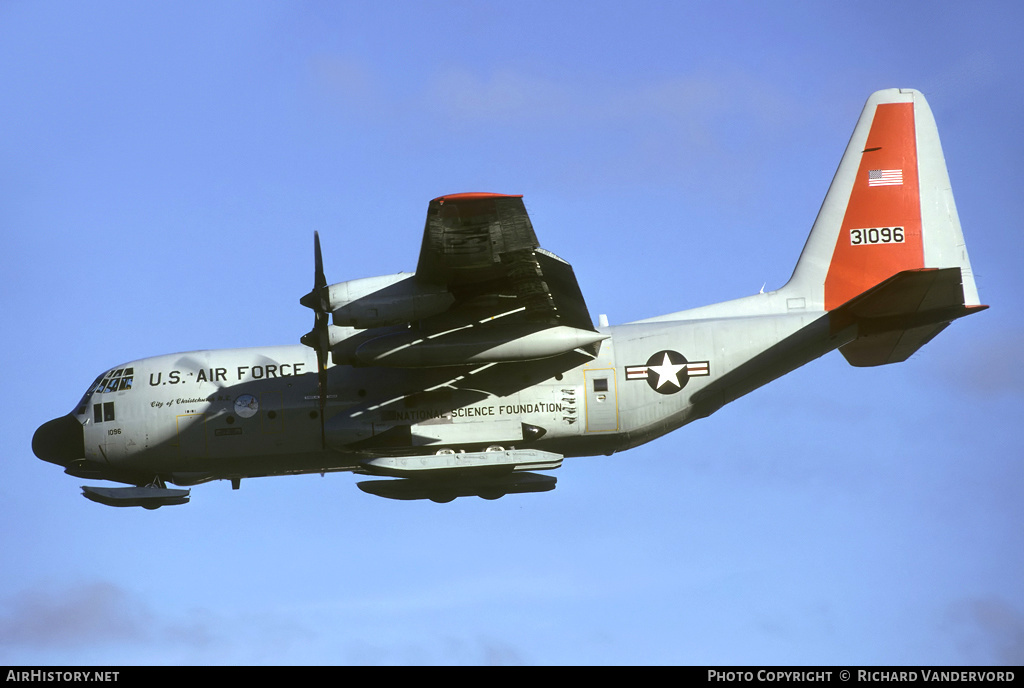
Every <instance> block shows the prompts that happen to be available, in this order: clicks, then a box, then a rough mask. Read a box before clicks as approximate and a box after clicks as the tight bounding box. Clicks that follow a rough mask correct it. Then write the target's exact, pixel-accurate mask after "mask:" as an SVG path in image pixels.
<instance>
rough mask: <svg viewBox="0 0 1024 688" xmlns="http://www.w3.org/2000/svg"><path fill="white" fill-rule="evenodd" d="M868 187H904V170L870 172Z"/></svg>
mask: <svg viewBox="0 0 1024 688" xmlns="http://www.w3.org/2000/svg"><path fill="white" fill-rule="evenodd" d="M868 186H903V170H868Z"/></svg>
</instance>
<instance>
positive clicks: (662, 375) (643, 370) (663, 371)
mask: <svg viewBox="0 0 1024 688" xmlns="http://www.w3.org/2000/svg"><path fill="white" fill-rule="evenodd" d="M710 374H711V364H710V362H709V361H687V360H686V357H685V356H683V355H682V354H681V353H679V352H678V351H672V350H671V349H665V350H664V351H659V352H657V353H656V354H653V355H652V356H651V357H650V358H648V359H647V365H639V366H626V379H627V380H647V384H648V385H650V386H651V389H653V390H654V391H655V392H658V393H659V394H675V393H676V392H678V391H679V390H681V389H682V388H683V387H685V386H686V383H687V382H689V381H690V378H691V377H703V376H707V375H710Z"/></svg>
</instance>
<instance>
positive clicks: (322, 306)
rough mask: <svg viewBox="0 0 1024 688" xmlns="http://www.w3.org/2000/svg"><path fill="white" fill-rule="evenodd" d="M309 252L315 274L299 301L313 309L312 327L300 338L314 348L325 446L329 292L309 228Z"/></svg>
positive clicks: (317, 238) (315, 236)
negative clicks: (311, 288)
mask: <svg viewBox="0 0 1024 688" xmlns="http://www.w3.org/2000/svg"><path fill="white" fill-rule="evenodd" d="M313 253H314V258H315V264H316V267H315V270H316V272H315V274H314V276H313V291H311V292H309V293H308V294H306V295H305V296H303V297H302V298H301V299H299V303H300V304H302V305H303V306H305V307H306V308H311V309H313V313H314V314H315V315H314V319H313V329H312V330H310V331H309V332H307V333H306V334H304V335H302V337H301V338H300V339H299V341H300V342H302V343H303V344H305V345H306V346H308V347H310V348H312V349H313V350H314V351H316V374H317V394H318V396H319V398H320V444H321V446H322V448H324V449H326V448H327V434H326V428H325V421H324V407H325V406H326V405H327V354H328V353H330V349H331V336H330V329H329V324H328V321H329V320H330V315H329V310H330V306H331V304H330V292H329V291H328V289H327V278H326V277H324V261H323V256H322V255H321V253H320V234H319V233H318V232H315V231H314V232H313Z"/></svg>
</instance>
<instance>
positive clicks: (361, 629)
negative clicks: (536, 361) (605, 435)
mask: <svg viewBox="0 0 1024 688" xmlns="http://www.w3.org/2000/svg"><path fill="white" fill-rule="evenodd" d="M1022 19H1024V17H1022V10H1021V9H1020V7H1019V6H1018V5H1017V4H1016V3H1010V2H1006V3H978V4H975V5H971V6H970V8H968V7H967V6H965V5H963V4H962V3H930V2H929V3H924V2H920V3H918V2H896V3H882V4H879V3H869V2H850V3H784V2H779V3H740V2H735V3H728V2H727V3H693V4H690V3H683V2H664V3H662V2H640V3H634V4H631V5H630V6H629V7H627V6H625V5H624V4H622V3H611V2H587V3H582V2H580V3H576V2H563V3H547V2H545V3H541V2H523V1H522V0H517V1H516V2H508V3H504V2H470V1H465V2H433V3H431V2H422V3H420V2H379V3H372V4H371V3H333V2H304V3H273V2H244V3H243V2H238V3H230V2H220V3H205V2H204V3H198V2H197V3H189V2H175V3H142V4H138V3H119V2H96V3H88V4H84V3H71V2H39V3H29V2H19V1H9V2H3V3H0V92H2V93H3V94H4V96H3V98H2V99H0V188H2V189H3V191H2V192H0V232H2V236H3V239H4V250H3V251H2V252H0V303H2V306H3V312H4V314H5V316H6V318H5V319H6V322H7V328H6V330H5V332H6V336H5V337H4V338H3V344H2V345H0V346H2V353H3V361H4V364H3V370H4V377H5V382H6V385H5V387H6V390H7V392H8V393H7V395H5V400H4V410H5V416H6V418H5V422H4V423H2V424H0V437H2V440H3V441H2V445H3V446H4V447H5V448H6V452H5V459H4V460H3V461H2V462H0V466H2V473H0V519H2V520H3V522H4V523H5V524H6V525H5V527H4V528H3V535H2V536H0V541H2V543H3V548H2V549H3V552H4V554H3V557H0V581H2V584H0V662H2V663H8V664H10V663H13V664H152V663H156V664H206V663H210V664H222V663H223V664H249V663H257V664H259V663H269V664H290V663H330V664H349V663H352V664H409V663H412V664H424V663H426V664H433V663H445V664H450V663H459V664H462V663H466V664H562V663H612V664H623V663H629V664H632V663H670V664H680V663H682V664H686V663H696V664H760V663H781V664H804V663H810V664H819V663H823V664H908V663H909V664H933V663H941V664H959V663H970V664H989V663H995V664H1000V663H1011V664H1020V663H1022V662H1024V586H1022V585H1021V582H1020V581H1021V580H1024V529H1022V528H1021V524H1022V522H1024V506H1022V504H1024V500H1022V499H1021V497H1022V488H1024V466H1022V452H1021V450H1020V448H1019V445H1020V439H1019V433H1018V432H1017V429H1018V428H1019V417H1020V409H1021V408H1022V401H1024V399H1022V396H1024V394H1022V390H1024V375H1022V373H1021V370H1020V366H1019V365H1017V362H1016V360H1015V359H1016V348H1017V344H1018V343H1019V342H1020V341H1021V339H1022V335H1024V327H1022V323H1021V318H1020V315H1019V313H1020V307H1019V304H1020V303H1021V300H1022V296H1024V295H1022V291H1024V290H1022V280H1021V278H1020V271H1019V266H1018V263H1019V262H1020V257H1021V240H1020V238H1019V231H1018V228H1019V226H1020V218H1021V217H1022V216H1024V207H1022V205H1024V199H1022V197H1021V194H1020V193H1019V185H1020V180H1021V178H1022V172H1024V170H1022V164H1021V160H1024V150H1022V149H1024V139H1022V138H1021V136H1020V133H1019V130H1020V122H1021V121H1022V120H1024V88H1022V77H1024V73H1022V71H1021V69H1020V64H1021V62H1022V59H1024V49H1022V48H1021V47H1020V42H1019V29H1020V27H1021V26H1022ZM893 86H905V87H912V88H917V89H920V90H922V91H923V92H924V93H925V94H926V96H927V97H928V99H929V102H930V104H931V107H932V109H933V111H934V113H935V117H936V120H937V122H938V125H939V132H940V135H941V137H942V141H943V146H944V150H945V153H946V159H947V163H948V165H949V169H950V176H951V179H952V182H953V188H954V193H955V195H956V199H957V203H958V208H959V212H960V217H961V221H962V223H963V227H964V233H965V236H966V237H967V243H968V247H969V249H970V252H971V259H972V262H973V265H974V270H975V273H976V275H977V281H978V286H979V290H980V292H981V297H982V301H983V302H984V303H988V304H991V306H992V308H991V309H990V310H988V311H986V312H985V313H983V314H981V315H976V316H973V317H971V318H969V319H967V320H964V321H960V322H957V323H954V324H953V325H952V326H951V327H950V328H949V329H948V330H947V331H946V332H945V333H943V334H942V335H941V336H940V337H938V338H937V339H936V340H935V341H933V342H931V343H930V344H928V346H926V347H925V348H924V349H922V350H921V351H920V352H919V353H918V354H916V355H915V356H914V357H913V358H912V359H911V360H910V361H908V362H906V363H904V364H901V365H898V366H885V367H882V368H877V369H866V370H865V369H854V368H852V367H850V366H848V365H847V364H846V362H845V360H844V359H843V358H842V357H841V356H839V355H838V354H832V355H830V356H827V357H825V358H823V359H820V360H818V361H816V362H814V363H812V364H810V365H808V366H806V367H805V368H803V369H801V370H799V371H797V372H795V373H793V374H791V375H789V376H787V377H785V378H783V379H781V380H779V381H776V382H775V383H772V384H771V385H769V386H767V387H765V388H763V389H760V390H758V391H756V392H755V393H753V394H751V395H750V396H748V397H746V398H744V399H741V400H739V401H738V402H736V403H734V404H732V405H730V406H727V407H726V408H724V409H723V410H721V411H720V412H718V413H717V414H715V415H714V416H712V417H711V418H708V419H706V420H703V421H700V422H698V423H695V424H693V425H691V426H688V427H686V428H684V429H682V430H680V431H677V432H675V433H673V434H672V435H669V436H667V437H665V438H662V439H660V440H657V441H655V442H653V443H651V444H649V445H646V446H644V447H640V448H637V449H634V450H632V451H629V452H626V453H623V454H617V455H614V456H612V457H595V458H584V459H574V460H570V461H567V462H566V463H565V465H564V466H563V467H562V468H560V469H559V470H558V471H557V476H558V478H559V482H558V488H557V490H555V491H554V492H551V493H547V494H542V495H523V496H511V497H507V498H505V499H502V500H499V501H496V502H487V501H483V500H479V499H460V500H456V501H455V502H453V503H451V504H448V505H435V504H432V503H399V502H392V501H388V500H383V499H379V498H376V497H371V496H369V495H365V494H363V493H362V492H360V491H359V490H358V489H356V487H355V482H356V480H355V479H354V478H353V477H352V476H349V475H331V476H327V477H324V478H321V477H319V476H307V477H294V478H278V479H260V480H251V481H245V482H243V484H242V489H240V490H239V491H237V492H233V491H231V489H230V486H229V485H228V484H227V483H212V484H208V485H205V486H200V487H198V488H195V489H194V490H193V493H192V503H191V504H189V505H188V506H185V507H173V508H165V509H160V510H158V511H155V512H149V511H142V510H135V509H109V508H105V507H102V506H99V505H97V504H93V503H91V502H88V501H87V500H85V499H83V498H82V497H81V496H79V493H80V490H79V485H80V484H81V483H82V482H83V481H82V480H79V479H75V478H71V477H68V476H65V475H63V474H62V473H61V472H60V471H59V469H58V468H56V467H55V466H52V465H50V464H46V463H43V462H41V461H39V460H37V459H36V458H35V457H34V456H33V455H32V452H31V448H30V444H31V436H32V433H33V431H34V430H35V428H36V427H37V426H38V425H40V424H41V423H43V422H45V421H46V420H49V419H50V418H53V417H55V416H58V415H61V414H63V413H66V412H67V411H68V410H69V409H70V408H71V406H72V405H73V404H74V403H75V402H76V401H77V399H78V398H79V397H80V395H81V393H82V391H83V390H84V388H85V386H86V385H88V384H89V382H90V381H91V380H92V379H93V378H94V377H95V376H96V374H98V373H99V372H102V371H103V370H106V369H109V368H110V367H111V366H114V365H116V364H117V363H120V362H123V361H126V360H131V359H135V358H139V357H143V356H149V355H156V354H160V353H169V352H174V351H187V350H193V349H207V348H220V347H236V346H251V345H261V344H266V345H274V344H284V343H294V342H297V341H298V337H299V336H300V335H301V334H303V333H304V332H306V331H307V330H308V329H309V326H310V324H311V321H312V318H311V316H310V313H309V311H308V310H306V309H304V308H302V307H300V306H299V305H298V298H299V297H300V296H301V295H302V294H304V293H306V292H307V291H308V290H309V287H310V283H311V280H312V276H311V275H312V265H311V263H312V259H311V238H312V233H313V230H318V231H319V232H320V236H321V239H322V241H323V247H324V257H325V268H326V272H327V277H328V279H329V280H330V281H341V280H346V279H352V278H356V277H365V276H370V275H377V274H389V273H394V272H398V271H400V270H411V269H413V268H414V267H415V261H416V256H417V252H418V249H419V242H420V236H421V231H422V226H423V218H424V213H425V211H426V204H427V201H428V200H429V199H431V198H434V197H435V196H438V195H441V194H445V193H456V192H462V191H494V192H501V193H521V194H524V197H525V200H526V203H527V208H528V209H529V211H530V214H531V217H532V219H533V222H534V226H535V228H536V230H537V233H538V235H539V237H540V239H541V242H542V244H543V245H544V246H545V247H546V248H548V249H550V250H552V251H554V252H555V253H557V254H559V255H561V256H562V257H564V258H566V259H567V260H569V261H570V262H572V264H573V265H574V267H575V270H576V274H577V277H578V279H579V282H580V285H581V287H582V289H583V292H584V294H585V296H586V297H587V300H588V304H589V306H590V309H591V312H592V313H593V314H594V315H595V317H596V315H597V314H598V313H606V314H608V316H609V319H610V320H611V321H612V323H616V322H626V321H629V320H635V319H639V318H643V317H650V316H653V315H658V314H662V313H667V312H671V311H676V310H680V309H682V308H687V307H691V306H697V305H702V304H705V303H712V302H716V301H723V300H726V299H730V298H734V297H738V296H743V295H746V294H751V293H755V292H756V291H758V290H759V289H760V288H761V287H762V285H765V284H766V285H767V288H769V289H771V288H775V287H779V286H781V285H782V284H783V283H784V282H785V281H786V279H787V278H788V276H789V274H790V272H791V271H792V268H793V265H794V264H795V261H796V258H797V256H798V254H799V251H800V249H801V247H802V246H803V242H804V240H805V239H806V235H807V232H808V231H809V229H810V226H811V223H812V222H813V220H814V217H815V215H816V213H817V210H818V207H819V205H820V203H821V200H822V198H823V197H824V194H825V191H826V190H827V188H828V184H829V182H830V181H831V178H832V174H833V173H834V172H835V168H836V166H837V164H838V161H839V157H840V155H841V154H842V151H843V150H844V148H845V146H846V142H847V140H848V138H849V135H850V133H851V131H852V129H853V125H854V123H855V122H856V119H857V117H858V115H859V113H860V109H861V107H862V106H863V103H864V100H865V99H866V98H867V96H868V95H869V94H870V93H871V92H872V91H874V90H877V89H880V88H888V87H893Z"/></svg>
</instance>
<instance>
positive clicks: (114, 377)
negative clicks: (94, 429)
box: [77, 368, 135, 423]
mask: <svg viewBox="0 0 1024 688" xmlns="http://www.w3.org/2000/svg"><path fill="white" fill-rule="evenodd" d="M134 380H135V369H134V368H117V369H115V370H111V371H110V372H107V373H103V374H102V375H100V376H99V377H98V378H96V380H95V381H93V383H92V384H91V385H89V389H88V390H87V391H86V393H85V395H84V396H83V397H82V400H81V401H80V402H78V407H77V408H78V413H79V415H81V414H83V413H85V405H86V403H87V402H88V401H89V397H90V396H91V395H93V394H106V393H107V392H123V391H124V390H126V389H131V388H132V382H133V381H134ZM95 420H96V422H97V423H99V422H100V419H99V417H97V418H96V419H95Z"/></svg>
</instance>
